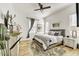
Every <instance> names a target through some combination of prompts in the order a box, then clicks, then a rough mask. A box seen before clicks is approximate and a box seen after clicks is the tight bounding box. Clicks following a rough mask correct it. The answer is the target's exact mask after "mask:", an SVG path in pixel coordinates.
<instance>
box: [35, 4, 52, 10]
mask: <svg viewBox="0 0 79 59" xmlns="http://www.w3.org/2000/svg"><path fill="white" fill-rule="evenodd" d="M38 5H39V7H40V8H39V9H35V10H34V11H38V10H40V11H41V10H45V9H49V8H51V6H46V7H43V5H42V4H41V3H38Z"/></svg>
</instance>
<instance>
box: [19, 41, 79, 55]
mask: <svg viewBox="0 0 79 59" xmlns="http://www.w3.org/2000/svg"><path fill="white" fill-rule="evenodd" d="M30 45H31V40H25V41H21V42H20V44H19V56H32V55H33V53H32V51H31V49H30ZM61 46H63V45H61ZM61 46H58V47H61ZM63 47H64V50H65V51H66V52H65V53H64V55H65V56H79V49H72V48H69V47H65V46H63Z"/></svg>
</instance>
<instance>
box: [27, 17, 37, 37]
mask: <svg viewBox="0 0 79 59" xmlns="http://www.w3.org/2000/svg"><path fill="white" fill-rule="evenodd" d="M30 22H31V25H30V28H29V30H28V33H27V38H29V32H30V31H31V29H32V27H33V25H34V22H35V19H33V18H31V19H30Z"/></svg>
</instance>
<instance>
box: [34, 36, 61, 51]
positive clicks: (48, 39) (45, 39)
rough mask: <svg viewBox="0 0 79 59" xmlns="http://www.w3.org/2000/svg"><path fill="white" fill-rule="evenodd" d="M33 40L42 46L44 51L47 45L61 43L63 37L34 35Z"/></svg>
mask: <svg viewBox="0 0 79 59" xmlns="http://www.w3.org/2000/svg"><path fill="white" fill-rule="evenodd" d="M34 38H35V39H36V40H37V41H39V42H40V43H42V44H43V48H44V50H46V49H47V48H48V47H49V45H51V44H54V43H58V42H61V41H62V38H63V36H51V35H48V34H36V35H35V36H34Z"/></svg>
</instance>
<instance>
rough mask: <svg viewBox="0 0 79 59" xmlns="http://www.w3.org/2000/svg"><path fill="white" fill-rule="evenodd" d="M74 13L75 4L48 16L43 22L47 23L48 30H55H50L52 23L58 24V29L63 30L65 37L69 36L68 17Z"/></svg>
mask: <svg viewBox="0 0 79 59" xmlns="http://www.w3.org/2000/svg"><path fill="white" fill-rule="evenodd" d="M73 13H76V6H75V4H72V5H70V6H68V7H66V8H64V9H62V10H59V11H56V12H55V13H53V14H52V15H49V16H48V17H46V18H45V21H48V22H49V29H57V28H52V24H53V23H60V27H58V29H65V30H66V35H70V33H69V30H70V29H69V28H70V25H69V15H71V14H73Z"/></svg>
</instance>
